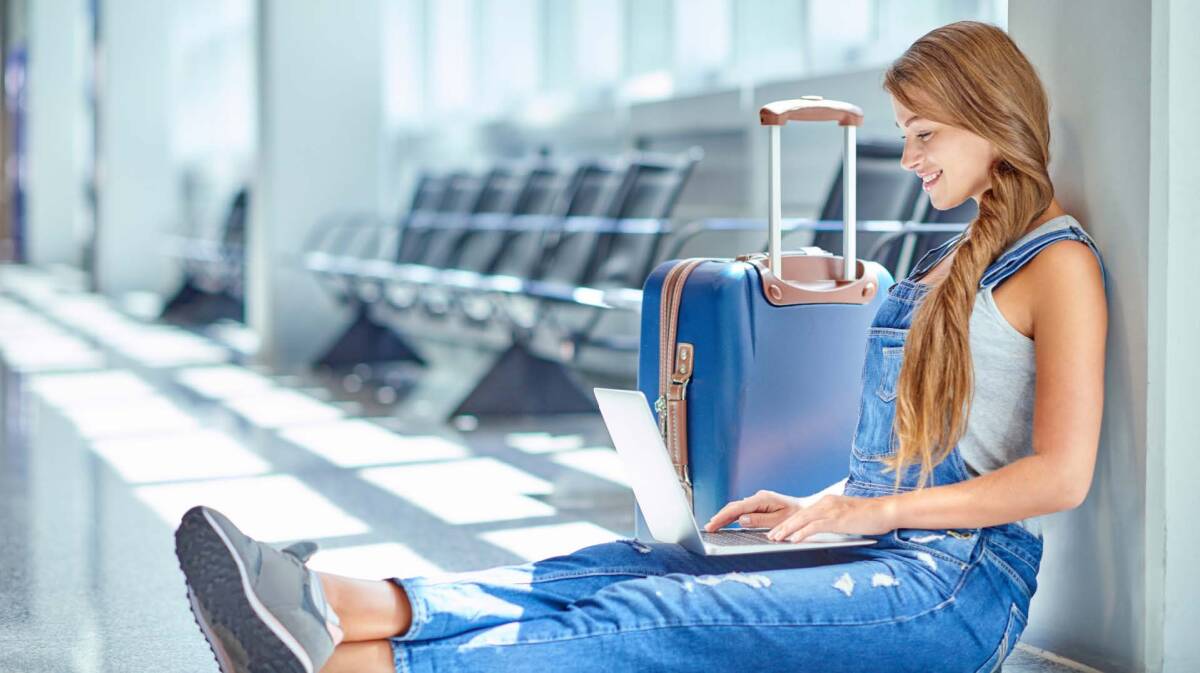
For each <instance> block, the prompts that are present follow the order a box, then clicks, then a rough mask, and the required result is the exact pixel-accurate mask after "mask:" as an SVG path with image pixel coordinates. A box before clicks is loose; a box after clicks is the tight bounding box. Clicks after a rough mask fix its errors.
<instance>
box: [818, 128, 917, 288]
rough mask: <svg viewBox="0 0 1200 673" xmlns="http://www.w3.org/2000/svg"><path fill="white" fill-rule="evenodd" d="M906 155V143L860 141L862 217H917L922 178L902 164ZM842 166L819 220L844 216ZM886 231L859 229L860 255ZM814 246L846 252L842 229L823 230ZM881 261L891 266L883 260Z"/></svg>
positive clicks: (859, 212)
mask: <svg viewBox="0 0 1200 673" xmlns="http://www.w3.org/2000/svg"><path fill="white" fill-rule="evenodd" d="M903 154H904V143H902V142H900V141H891V140H868V141H861V142H859V143H858V156H857V159H856V160H855V165H856V171H855V173H856V175H857V196H858V198H857V203H856V205H857V209H856V216H857V219H858V220H899V221H908V220H911V219H912V217H913V211H914V209H915V208H916V205H917V200H918V199H919V198H920V197H921V179H920V178H918V177H917V175H916V174H915V173H913V172H911V171H908V170H905V169H904V167H902V166H901V165H900V157H901V156H902V155H903ZM842 213H843V211H842V166H841V164H840V163H839V164H838V169H837V175H836V176H835V177H834V180H833V185H832V186H831V187H830V189H829V193H828V195H827V196H826V197H825V204H824V205H823V206H822V207H821V213H820V217H819V219H822V220H841V219H842V216H843V215H842ZM883 236H884V234H878V233H863V232H859V234H858V240H857V247H858V250H859V251H860V252H859V256H860V257H862V255H863V253H865V252H867V251H869V250H871V249H872V248H874V247H875V246H876V244H877V243H878V242H879V241H880V239H881V238H882V237H883ZM812 244H813V245H815V246H818V247H821V248H824V249H825V250H828V251H829V252H832V253H833V254H835V255H837V254H841V252H842V232H840V231H820V232H817V234H816V235H815V236H814V237H813V242H812ZM872 261H877V262H880V263H881V264H884V266H887V267H888V268H889V269H891V268H894V267H892V266H888V265H887V264H886V263H885V262H884V261H883V260H872Z"/></svg>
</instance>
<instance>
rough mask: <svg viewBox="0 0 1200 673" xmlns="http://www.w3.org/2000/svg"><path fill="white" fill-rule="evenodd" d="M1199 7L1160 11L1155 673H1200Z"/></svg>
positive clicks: (1151, 558) (1160, 3) (1155, 131)
mask: <svg viewBox="0 0 1200 673" xmlns="http://www.w3.org/2000/svg"><path fill="white" fill-rule="evenodd" d="M1197 26H1200V4H1197V3H1195V2H1193V1H1192V0H1155V2H1154V3H1153V20H1152V35H1153V40H1154V42H1153V45H1152V50H1151V74H1150V82H1151V92H1150V93H1151V102H1150V108H1151V114H1150V120H1151V121H1150V156H1151V163H1150V174H1149V182H1150V217H1149V228H1150V255H1149V266H1150V275H1149V296H1148V302H1147V303H1148V312H1149V320H1148V328H1149V353H1148V355H1149V366H1148V370H1149V383H1150V385H1149V389H1148V395H1149V399H1148V405H1147V406H1148V416H1149V417H1148V426H1149V427H1148V433H1149V434H1148V446H1147V459H1146V470H1147V482H1146V512H1147V514H1146V519H1147V526H1146V572H1147V578H1146V579H1147V587H1146V588H1147V600H1146V610H1147V614H1146V640H1147V643H1146V650H1147V656H1146V670H1148V671H1160V670H1161V671H1164V672H1166V673H1184V672H1186V671H1196V670H1200V639H1198V638H1196V632H1197V629H1198V628H1200V603H1198V602H1197V599H1198V598H1200V574H1198V572H1197V570H1198V569H1200V538H1198V537H1197V535H1196V533H1197V530H1198V528H1197V526H1196V516H1197V514H1198V513H1200V488H1197V484H1200V453H1197V452H1196V442H1197V438H1198V437H1200V414H1198V413H1196V409H1197V404H1198V403H1200V395H1198V394H1197V388H1196V382H1197V381H1200V353H1197V350H1196V343H1197V335H1200V311H1197V310H1195V308H1196V307H1197V306H1198V305H1200V303H1198V302H1197V301H1196V298H1195V292H1194V288H1193V284H1194V283H1195V267H1196V255H1197V253H1198V252H1200V229H1198V228H1197V226H1196V225H1197V223H1198V222H1200V201H1197V200H1196V187H1197V186H1198V185H1200V165H1198V164H1197V162H1196V157H1197V156H1200V125H1198V120H1200V90H1198V87H1197V83H1198V82H1200V41H1197V40H1196V38H1195V35H1194V32H1195V29H1196V27H1197Z"/></svg>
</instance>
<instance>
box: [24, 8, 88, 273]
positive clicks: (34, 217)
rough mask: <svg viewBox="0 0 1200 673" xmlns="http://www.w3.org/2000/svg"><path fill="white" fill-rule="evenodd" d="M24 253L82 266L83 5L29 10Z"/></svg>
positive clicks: (44, 261) (47, 261)
mask: <svg viewBox="0 0 1200 673" xmlns="http://www.w3.org/2000/svg"><path fill="white" fill-rule="evenodd" d="M28 9H29V14H28V21H29V24H28V31H29V32H28V39H29V71H28V75H29V99H28V105H29V107H28V111H27V113H28V114H27V117H26V118H27V119H28V131H27V133H28V135H27V136H26V137H27V142H28V154H27V157H28V158H27V160H28V169H29V173H28V176H29V182H28V191H27V192H26V194H27V198H28V201H27V207H26V213H27V218H28V219H27V229H26V235H27V239H26V240H27V246H28V247H27V252H28V259H29V261H30V262H31V263H33V264H39V265H40V264H54V263H65V264H72V265H78V264H80V263H81V262H82V253H83V245H84V240H83V237H84V235H85V234H86V232H85V231H82V229H81V227H82V225H83V224H84V221H83V220H82V215H83V212H84V211H83V208H84V191H83V190H84V171H83V168H84V165H85V164H84V161H85V160H86V157H85V156H84V154H85V153H86V152H88V151H89V150H88V148H87V147H86V142H85V141H86V136H85V134H84V130H85V129H83V128H81V127H80V122H81V120H82V118H83V115H84V114H85V110H86V108H85V95H86V93H87V91H86V89H85V82H86V80H85V76H86V71H85V61H84V59H85V58H86V51H85V49H86V46H87V41H88V40H89V39H90V38H89V37H88V36H87V34H86V25H85V24H86V21H85V16H84V5H83V4H82V3H80V2H77V1H76V0H39V1H38V2H31V3H29V4H28Z"/></svg>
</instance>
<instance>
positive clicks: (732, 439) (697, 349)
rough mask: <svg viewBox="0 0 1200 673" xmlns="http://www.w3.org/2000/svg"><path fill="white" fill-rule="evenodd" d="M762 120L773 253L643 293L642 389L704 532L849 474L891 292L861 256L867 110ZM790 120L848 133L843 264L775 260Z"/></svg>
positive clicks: (640, 528)
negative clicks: (858, 134) (740, 506)
mask: <svg viewBox="0 0 1200 673" xmlns="http://www.w3.org/2000/svg"><path fill="white" fill-rule="evenodd" d="M760 118H761V123H762V124H763V125H764V126H767V128H768V129H769V132H770V147H771V149H770V155H769V159H770V170H769V178H770V185H769V201H770V217H769V222H768V227H769V231H770V239H769V240H770V243H769V246H768V252H767V253H766V254H752V255H742V256H739V257H737V258H735V259H719V260H718V259H690V260H673V261H669V262H664V263H663V264H661V265H659V266H658V268H656V269H655V270H654V271H653V272H652V273H651V274H650V276H649V278H647V280H646V283H645V286H644V288H643V293H642V297H643V298H642V321H641V341H640V350H639V364H638V388H639V389H640V390H641V391H642V392H643V393H644V394H645V395H646V399H647V400H652V402H651V404H652V406H653V407H654V411H655V413H656V415H657V418H658V421H659V428H660V430H661V432H662V434H663V438H664V441H665V443H666V445H667V449H668V452H670V454H671V459H672V463H673V464H674V465H675V468H676V472H677V475H678V477H679V479H680V482H681V484H682V485H683V488H684V490H685V492H687V494H688V495H689V497H690V498H691V499H692V503H693V511H694V512H695V514H696V519H697V520H698V521H700V522H701V523H703V522H704V521H707V520H708V518H709V517H711V516H712V515H713V514H715V513H716V512H717V510H719V509H720V508H721V507H723V506H724V505H725V504H726V503H728V502H729V501H731V500H736V499H739V498H744V497H746V496H749V495H751V494H753V493H755V492H756V491H758V490H759V489H770V490H774V491H779V492H782V493H788V494H793V495H807V494H810V493H815V492H817V491H819V490H821V489H822V488H824V487H826V486H829V485H830V484H832V483H834V482H836V481H838V480H840V479H842V478H844V477H845V476H846V474H847V466H848V455H849V450H850V446H851V442H852V440H853V435H854V431H855V426H856V424H857V421H858V413H859V393H860V388H861V375H862V367H863V361H864V358H865V356H866V347H865V344H866V336H867V330H868V328H869V327H870V324H871V321H872V319H873V318H874V316H875V313H876V311H877V310H878V308H879V306H880V305H881V304H882V302H883V300H884V299H885V298H886V296H887V289H888V288H889V287H891V285H892V283H893V279H892V277H891V274H889V273H888V271H887V270H886V269H885V268H883V267H882V266H880V265H879V264H876V263H874V262H868V261H863V260H857V259H856V258H855V251H854V247H855V208H854V206H855V186H856V185H855V161H854V158H855V147H856V145H855V142H856V141H855V130H856V127H857V126H858V125H860V124H861V123H862V111H861V110H860V109H859V108H857V107H856V106H853V105H849V104H847V103H841V102H837V101H828V100H823V99H821V98H819V97H816V96H812V97H805V98H803V99H797V100H788V101H779V102H776V103H771V104H769V105H767V106H765V107H763V108H762V110H761V112H760ZM789 120H792V121H836V122H838V124H839V125H841V126H842V127H844V128H845V147H844V161H843V166H844V175H843V180H842V184H843V186H844V187H843V189H844V190H845V191H844V192H843V201H842V202H843V204H845V214H844V220H845V224H844V227H845V229H844V232H845V235H844V236H843V240H844V241H845V246H846V247H845V250H844V251H843V256H842V257H838V256H834V255H831V254H829V253H827V252H825V251H822V250H819V249H816V248H807V249H804V250H802V251H799V252H795V253H785V254H781V253H780V251H779V249H780V219H781V215H780V196H779V186H780V177H779V134H780V129H781V127H782V126H783V125H784V124H785V123H787V121H789ZM847 260H849V262H848V261H847ZM782 279H786V280H782ZM636 518H637V534H638V536H639V537H648V536H649V533H648V531H647V529H646V527H645V523H644V521H643V520H642V517H641V512H640V511H639V512H637V517H636Z"/></svg>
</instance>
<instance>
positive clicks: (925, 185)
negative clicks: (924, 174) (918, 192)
mask: <svg viewBox="0 0 1200 673" xmlns="http://www.w3.org/2000/svg"><path fill="white" fill-rule="evenodd" d="M941 179H942V172H941V171H938V172H937V173H934V174H933V177H932V178H923V179H922V180H921V183H922V184H921V188H922V189H924V190H925V191H929V190H931V189H933V186H934V185H935V184H937V183H938V181H939V180H941Z"/></svg>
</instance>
